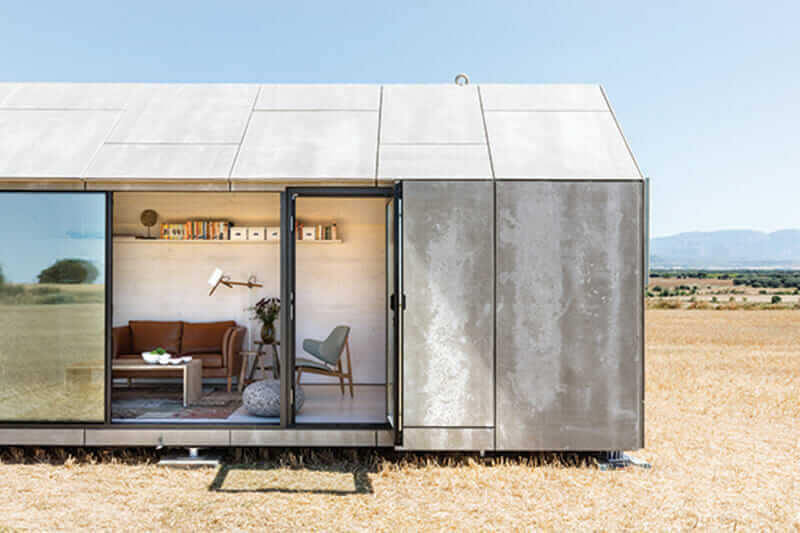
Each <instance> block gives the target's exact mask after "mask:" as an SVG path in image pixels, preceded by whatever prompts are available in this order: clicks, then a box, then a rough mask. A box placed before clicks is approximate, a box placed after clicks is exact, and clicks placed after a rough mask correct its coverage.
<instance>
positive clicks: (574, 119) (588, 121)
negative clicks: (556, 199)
mask: <svg viewBox="0 0 800 533" xmlns="http://www.w3.org/2000/svg"><path fill="white" fill-rule="evenodd" d="M486 127H487V128H488V132H489V141H490V143H491V146H492V160H493V162H494V170H495V177H497V178H498V179H500V178H506V179H529V178H570V179H575V178H577V179H581V178H612V179H619V178H636V179H640V178H641V176H640V175H639V170H638V169H637V167H636V163H635V162H634V160H633V157H631V154H630V152H629V151H628V147H627V145H626V144H625V139H624V138H623V137H622V134H621V133H620V131H619V128H618V127H617V124H616V122H615V121H614V116H613V115H612V114H611V113H610V112H608V111H581V112H570V111H487V112H486Z"/></svg>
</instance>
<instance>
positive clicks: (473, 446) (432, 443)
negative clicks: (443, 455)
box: [400, 428, 494, 451]
mask: <svg viewBox="0 0 800 533" xmlns="http://www.w3.org/2000/svg"><path fill="white" fill-rule="evenodd" d="M400 449H402V450H409V451H487V450H492V449H494V430H493V429H491V428H406V429H405V430H404V431H403V445H402V446H401V447H400Z"/></svg>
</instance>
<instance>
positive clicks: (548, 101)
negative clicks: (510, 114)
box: [481, 85, 609, 111]
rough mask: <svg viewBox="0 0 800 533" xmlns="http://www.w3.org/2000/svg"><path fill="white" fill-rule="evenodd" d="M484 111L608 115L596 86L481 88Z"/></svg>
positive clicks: (503, 86)
mask: <svg viewBox="0 0 800 533" xmlns="http://www.w3.org/2000/svg"><path fill="white" fill-rule="evenodd" d="M481 98H482V99H483V108H484V110H486V111H492V110H505V111H608V110H609V109H608V105H607V104H606V99H605V98H604V97H603V92H602V91H601V90H600V86H599V85H481Z"/></svg>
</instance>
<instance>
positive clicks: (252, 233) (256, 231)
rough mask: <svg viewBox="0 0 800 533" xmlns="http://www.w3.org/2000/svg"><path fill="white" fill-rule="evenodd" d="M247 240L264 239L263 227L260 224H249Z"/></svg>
mask: <svg viewBox="0 0 800 533" xmlns="http://www.w3.org/2000/svg"><path fill="white" fill-rule="evenodd" d="M247 240H248V241H263V240H264V228H263V227H262V226H251V227H249V228H247Z"/></svg>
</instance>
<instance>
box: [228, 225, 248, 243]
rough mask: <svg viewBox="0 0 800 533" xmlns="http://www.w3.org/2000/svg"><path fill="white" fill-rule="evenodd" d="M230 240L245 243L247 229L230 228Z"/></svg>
mask: <svg viewBox="0 0 800 533" xmlns="http://www.w3.org/2000/svg"><path fill="white" fill-rule="evenodd" d="M231 240H232V241H246V240H247V228H237V227H233V228H231Z"/></svg>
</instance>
